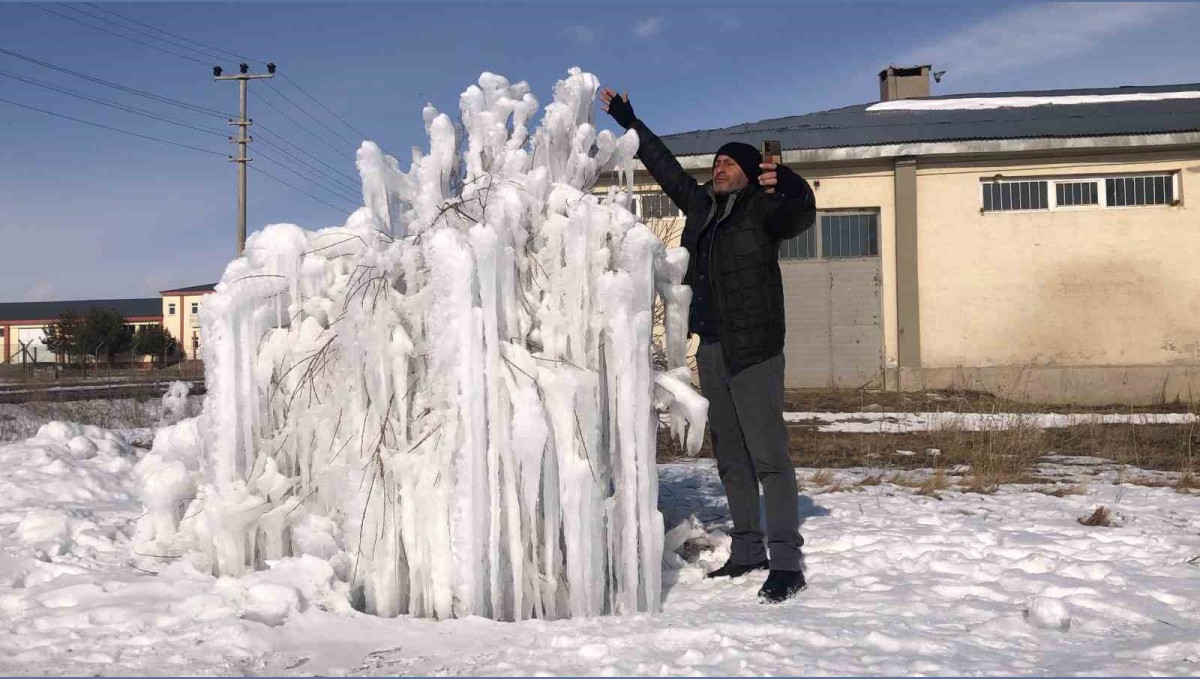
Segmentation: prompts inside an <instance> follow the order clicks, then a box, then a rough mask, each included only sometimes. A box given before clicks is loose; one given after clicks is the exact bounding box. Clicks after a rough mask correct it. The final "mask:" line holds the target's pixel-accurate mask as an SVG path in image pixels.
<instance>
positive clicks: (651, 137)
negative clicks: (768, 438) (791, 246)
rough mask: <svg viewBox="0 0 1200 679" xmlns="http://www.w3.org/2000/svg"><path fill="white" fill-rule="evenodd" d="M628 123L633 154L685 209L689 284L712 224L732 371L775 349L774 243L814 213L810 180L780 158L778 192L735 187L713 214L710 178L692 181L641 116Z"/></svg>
mask: <svg viewBox="0 0 1200 679" xmlns="http://www.w3.org/2000/svg"><path fill="white" fill-rule="evenodd" d="M630 129H633V130H637V133H638V137H639V139H640V145H639V147H638V158H639V159H640V160H641V161H642V164H643V165H645V166H646V169H647V170H648V171H649V172H650V174H651V176H653V177H654V179H655V181H657V182H658V183H659V185H660V186H662V188H663V191H665V192H666V194H667V196H669V197H670V198H671V200H672V201H673V202H674V203H675V205H677V206H679V209H680V210H681V211H682V212H683V214H684V215H685V216H686V222H685V224H684V227H683V238H682V240H683V245H684V247H686V248H687V250H688V254H689V255H690V257H689V258H688V271H687V275H686V276H685V277H684V279H683V282H684V284H685V285H689V286H692V287H693V289H695V287H696V284H697V272H696V261H697V259H698V257H697V246H698V244H699V242H700V236H701V234H702V233H703V232H704V231H705V229H706V228H716V229H717V231H716V233H715V234H714V237H713V238H712V239H711V243H712V245H711V251H710V253H709V258H708V259H709V271H708V272H707V275H706V276H705V278H706V279H707V280H709V281H711V284H712V295H711V297H712V303H713V304H715V306H716V312H717V314H716V315H717V317H718V318H719V321H720V322H719V333H718V334H719V337H720V340H721V353H722V354H723V355H724V358H725V365H727V366H728V367H729V370H730V372H731V373H732V374H736V373H738V372H740V371H741V370H744V369H745V368H748V367H750V366H752V365H755V364H756V363H761V362H762V361H765V360H767V359H769V358H771V357H773V356H775V355H777V354H779V353H780V352H781V351H783V338H784V332H785V327H784V307H783V282H782V280H781V278H780V275H779V243H780V241H782V240H786V239H788V238H792V237H793V236H796V235H797V234H799V233H801V232H803V231H804V230H806V229H808V228H810V227H811V226H812V225H813V222H814V221H815V220H816V214H817V207H816V200H815V198H814V197H813V192H812V189H811V188H809V186H808V182H806V181H804V179H803V178H802V177H800V176H799V175H797V174H796V173H795V172H793V171H792V170H791V169H790V168H787V167H785V166H783V165H780V166H779V169H778V171H777V172H778V175H779V182H778V184H777V185H776V187H775V193H767V192H766V190H765V189H763V187H762V186H760V185H759V184H758V183H757V182H754V183H752V184H751V185H749V186H747V187H746V188H745V189H742V190H741V191H739V192H738V193H737V195H736V198H735V201H734V204H733V207H732V208H731V209H729V210H728V211H727V213H726V214H727V215H728V216H726V217H725V218H724V219H721V220H717V219H714V217H716V215H714V212H715V198H714V193H713V189H712V182H706V183H705V184H703V185H701V184H700V183H699V182H697V181H696V179H695V178H694V177H692V175H690V174H688V173H687V171H686V170H684V169H683V167H682V166H681V165H680V164H679V161H678V160H676V159H675V156H674V155H672V154H671V151H670V150H669V149H667V146H666V144H664V143H663V142H662V140H660V139H659V138H658V136H656V135H655V134H654V133H653V132H651V131H650V128H648V127H646V125H645V123H643V122H642V121H641V120H635V121H634V122H633V125H632V126H631V127H630ZM714 221H718V222H719V223H717V224H713V223H712V222H714ZM693 299H695V296H694V295H693ZM695 311H696V310H693V314H694V313H695Z"/></svg>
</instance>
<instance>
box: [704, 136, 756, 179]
mask: <svg viewBox="0 0 1200 679" xmlns="http://www.w3.org/2000/svg"><path fill="white" fill-rule="evenodd" d="M717 156H729V157H730V158H732V159H733V162H735V163H737V164H738V166H739V167H741V168H742V172H744V173H745V174H746V179H749V180H750V183H752V184H753V183H754V180H756V179H758V175H760V174H762V168H760V167H759V166H758V164H759V163H761V162H762V153H759V151H758V149H756V148H754V147H753V146H751V145H749V144H743V143H742V142H740V141H731V142H729V143H727V144H725V145H724V146H722V147H721V148H719V149H717ZM716 162H717V158H716V156H713V164H714V165H715V164H716Z"/></svg>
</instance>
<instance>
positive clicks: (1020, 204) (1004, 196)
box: [983, 180, 1050, 212]
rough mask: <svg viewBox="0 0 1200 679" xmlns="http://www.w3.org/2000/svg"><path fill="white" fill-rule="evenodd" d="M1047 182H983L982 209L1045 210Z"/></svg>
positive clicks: (990, 210) (1047, 202) (986, 210)
mask: <svg viewBox="0 0 1200 679" xmlns="http://www.w3.org/2000/svg"><path fill="white" fill-rule="evenodd" d="M1047 184H1048V182H1046V181H1045V180H1035V181H1024V182H1021V181H991V182H984V184H983V211H984V212H1006V211H1011V210H1045V209H1046V208H1048V207H1050V201H1049V200H1047V193H1048V187H1047Z"/></svg>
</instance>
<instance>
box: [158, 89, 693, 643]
mask: <svg viewBox="0 0 1200 679" xmlns="http://www.w3.org/2000/svg"><path fill="white" fill-rule="evenodd" d="M597 89H598V81H597V80H596V78H595V77H594V76H592V75H590V74H586V73H583V72H581V71H580V70H579V69H572V70H571V72H570V74H569V75H568V77H567V78H566V79H564V80H562V81H560V82H559V83H558V84H557V85H556V87H555V90H554V102H553V103H552V104H550V105H549V106H547V107H546V109H545V111H544V113H543V116H542V119H541V121H540V123H539V125H538V126H537V128H536V129H535V130H534V131H533V132H532V133H531V132H530V131H529V129H528V125H529V123H530V121H531V120H532V119H533V116H534V114H535V113H536V112H537V110H538V102H537V100H536V99H535V98H534V97H533V95H532V94H531V93H530V91H529V86H528V85H527V84H525V83H523V82H520V83H515V84H513V83H510V82H509V81H508V80H507V79H505V78H503V77H501V76H498V75H494V74H490V73H485V74H483V75H482V76H481V77H480V78H479V81H478V84H477V85H473V86H471V87H470V88H468V89H467V90H466V91H465V92H464V93H463V94H462V97H461V100H460V109H461V123H460V124H458V125H456V124H455V123H454V122H453V121H452V120H451V119H450V117H449V116H447V115H445V114H443V113H440V112H438V111H437V110H436V109H435V108H433V107H432V106H427V107H426V108H425V110H424V121H425V125H426V130H427V132H428V134H429V139H430V145H429V150H428V152H422V151H420V150H418V149H414V150H413V154H412V161H411V165H410V167H409V170H408V171H407V172H403V171H401V170H400V165H399V162H398V161H397V160H396V159H395V158H393V157H391V156H388V155H385V154H384V153H383V152H382V151H381V150H380V148H379V147H378V146H376V145H375V144H373V143H371V142H364V143H363V144H362V146H361V148H360V149H359V151H358V158H357V161H358V169H359V173H360V175H361V177H362V183H363V198H364V203H365V206H364V207H363V208H360V209H359V210H357V211H356V212H354V213H353V214H352V215H350V217H349V219H348V220H347V222H346V224H345V225H344V226H339V227H332V228H327V229H322V230H320V231H315V232H313V231H306V230H304V229H301V228H300V227H298V226H294V225H290V224H274V225H270V226H268V227H266V228H265V229H263V230H262V231H261V232H259V233H256V234H254V235H253V236H251V238H250V239H249V241H248V242H247V244H246V250H245V253H244V255H243V256H242V257H241V258H239V259H238V260H236V261H234V262H232V263H231V264H230V265H229V266H228V268H227V269H226V271H225V273H224V276H223V277H222V280H221V282H220V283H219V284H218V286H217V291H216V293H215V294H214V295H212V296H211V297H210V298H209V299H208V300H207V302H206V304H205V306H204V308H203V309H202V310H201V323H202V327H203V332H204V336H205V344H204V347H203V352H204V362H205V366H206V371H207V374H206V385H207V390H208V391H207V394H208V395H207V397H206V401H205V406H204V412H203V414H202V416H201V417H200V418H199V419H198V420H197V421H195V423H194V425H189V424H187V423H188V422H189V421H186V420H185V421H184V423H181V424H180V425H179V427H184V426H194V427H195V431H194V432H185V431H183V430H182V429H179V428H175V429H173V430H166V431H160V432H159V433H158V435H157V436H156V438H155V445H154V449H153V452H152V454H151V455H148V456H147V457H146V459H145V460H144V461H143V463H142V464H141V465H139V470H138V478H139V486H140V490H141V493H142V497H143V499H144V502H145V505H146V509H147V516H146V517H144V518H143V520H142V525H141V527H140V528H139V533H140V536H141V537H142V539H143V541H144V542H146V543H147V547H145V548H144V549H146V550H147V551H150V548H151V547H152V548H153V549H154V550H156V553H166V552H167V550H170V549H176V550H186V551H189V552H190V553H191V555H192V557H193V562H194V564H195V566H196V567H197V568H199V569H200V570H202V571H204V570H207V571H208V572H211V573H213V574H215V575H219V576H229V577H234V578H239V577H242V576H245V575H246V574H247V573H249V572H251V571H253V570H256V569H257V570H262V569H264V568H265V567H266V566H267V565H268V564H270V563H271V562H275V561H280V560H284V559H286V558H288V557H297V556H306V555H307V556H310V557H312V558H319V559H322V560H324V561H326V562H327V563H328V564H329V565H330V567H331V568H332V569H333V571H334V572H335V573H336V575H337V577H338V578H339V579H340V580H341V581H343V582H345V583H348V584H349V594H348V596H349V597H350V599H351V600H352V601H353V602H354V604H355V606H356V607H358V608H360V609H361V610H365V611H368V612H372V613H376V614H379V615H385V616H394V615H398V614H402V613H408V614H413V615H417V616H430V617H437V618H449V617H465V616H472V615H475V616H484V617H490V618H495V619H505V620H520V619H524V618H547V619H552V618H559V617H564V616H584V615H598V614H607V613H633V612H637V611H656V610H658V609H659V607H660V599H661V565H662V556H663V538H664V536H663V520H662V516H661V515H660V514H659V511H658V508H657V499H658V498H657V496H658V485H657V479H656V475H655V440H656V437H655V428H656V426H657V422H658V415H657V414H656V412H655V410H656V409H657V410H659V411H663V412H666V413H668V414H669V421H670V426H671V429H672V431H673V433H674V434H675V435H676V436H678V437H679V438H680V439H681V440H682V441H683V442H684V443H685V445H686V446H687V447H688V448H689V449H690V450H692V451H695V450H698V449H699V445H700V441H701V437H702V435H703V427H704V421H705V417H706V413H707V402H706V401H704V399H703V398H702V397H700V396H699V395H698V394H697V393H696V392H695V391H694V390H693V389H692V387H691V386H690V380H689V374H688V372H687V368H686V366H685V362H684V361H685V353H686V348H685V343H686V318H687V308H688V305H689V303H690V298H691V291H690V290H689V289H688V288H686V287H685V286H683V285H681V283H680V281H681V279H682V277H683V274H684V272H685V270H686V267H687V253H686V251H685V250H683V249H682V248H675V249H671V250H668V249H667V248H665V246H664V245H663V243H662V242H661V241H660V240H658V238H657V237H655V236H654V234H653V233H652V232H651V231H650V230H649V229H647V228H646V227H645V226H644V225H643V224H640V223H639V222H638V221H637V218H636V217H635V216H634V215H633V214H632V213H631V212H630V211H629V209H628V207H629V205H630V195H629V193H628V191H625V192H622V191H617V190H615V189H614V190H610V191H609V192H608V194H607V195H605V196H598V195H594V194H592V193H590V191H591V189H592V188H593V186H594V184H595V182H596V180H597V178H598V177H599V176H600V175H601V173H602V172H606V171H617V172H623V173H625V174H626V176H628V177H630V179H631V178H632V175H631V174H630V168H631V166H632V162H633V156H634V153H635V152H636V150H637V146H638V140H637V137H636V134H635V133H632V132H629V133H626V134H625V135H623V136H621V137H617V136H615V135H613V134H611V133H609V132H607V131H603V132H599V133H598V132H597V130H596V128H595V127H594V126H593V124H592V116H593V114H594V110H595V105H594V97H595V93H596V90H597ZM656 300H661V302H662V304H663V305H664V309H665V316H664V317H665V330H666V333H665V335H666V346H663V347H660V348H659V349H660V350H661V351H662V354H663V355H665V356H666V362H667V365H666V366H665V367H666V369H665V370H662V371H656V370H655V366H654V365H653V364H652V361H651V356H652V346H651V344H652V342H651V336H652V330H653V320H652V318H653V309H654V305H655V302H656ZM165 401H166V399H164V405H166V403H165ZM199 450H202V451H203V455H198V453H197V451H199ZM193 484H194V490H193ZM193 495H194V497H195V499H194V500H190V498H191V497H192V496H193ZM188 502H190V503H191V504H190V505H189V506H187V507H184V504H186V503H188ZM247 597H248V598H247V599H246V601H247V602H249V603H247V604H246V606H248V607H249V608H247V610H250V611H251V613H249V615H251V616H252V617H256V618H258V619H261V620H263V621H265V622H268V623H269V624H277V623H278V622H279V621H280V620H282V619H284V618H285V617H286V616H287V615H288V611H291V610H296V609H297V606H298V605H299V604H298V603H297V602H299V601H300V599H293V597H291V596H290V595H288V594H287V593H286V592H285V591H284V590H283V589H279V588H278V587H267V588H262V589H260V590H258V591H257V593H250V594H247Z"/></svg>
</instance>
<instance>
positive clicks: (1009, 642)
mask: <svg viewBox="0 0 1200 679" xmlns="http://www.w3.org/2000/svg"><path fill="white" fill-rule="evenodd" d="M142 454H144V451H140V450H138V449H135V448H133V447H131V446H129V445H128V444H127V443H126V442H125V441H124V439H123V436H122V435H121V434H119V433H114V432H110V431H107V430H101V429H96V428H84V427H81V426H79V425H65V424H53V425H49V426H47V427H45V428H43V429H42V430H41V432H40V433H39V436H37V437H36V438H33V439H30V440H26V441H23V442H19V443H13V444H9V445H5V446H3V447H0V674H25V675H28V674H38V675H42V674H73V675H84V674H105V675H118V674H238V673H264V672H265V673H271V674H322V673H329V674H518V675H530V674H539V673H549V674H705V675H707V674H810V675H811V674H919V673H924V674H1059V675H1064V674H1107V675H1113V674H1134V675H1144V674H1155V673H1161V674H1172V675H1196V674H1197V673H1198V672H1200V496H1197V495H1195V494H1191V495H1189V494H1180V493H1177V492H1175V491H1174V490H1172V489H1170V488H1147V487H1142V486H1133V485H1128V484H1124V485H1121V484H1118V483H1117V482H1118V481H1120V480H1121V478H1126V477H1131V476H1132V474H1129V473H1128V470H1127V469H1126V470H1122V469H1118V468H1117V466H1116V465H1113V464H1112V463H1107V462H1104V461H1101V460H1096V459H1091V458H1056V459H1054V460H1052V461H1051V462H1049V463H1047V466H1046V468H1045V469H1043V470H1042V471H1043V472H1044V474H1045V475H1046V476H1048V477H1051V478H1060V479H1062V481H1063V482H1064V483H1070V484H1075V483H1080V484H1082V487H1081V489H1082V490H1083V494H1081V495H1067V496H1065V497H1061V498H1060V497H1054V496H1051V495H1047V494H1043V493H1038V492H1033V491H1032V490H1031V487H1029V486H1014V487H1006V488H1004V489H1002V490H1001V491H1000V492H998V493H996V494H994V495H980V494H972V493H961V492H957V491H944V492H942V493H940V494H939V495H940V499H939V498H934V497H925V496H920V495H916V494H914V493H913V492H912V491H911V490H909V489H906V488H902V487H898V486H893V485H890V484H886V483H885V484H883V485H879V486H867V487H862V488H855V487H851V486H849V485H844V486H842V487H843V488H847V490H841V491H837V492H821V491H819V490H818V491H811V493H810V492H806V494H805V495H804V496H803V498H802V503H801V510H802V512H803V514H804V521H803V525H802V531H803V532H804V535H805V538H806V540H807V544H806V547H805V550H806V562H805V569H806V572H807V574H808V579H809V581H810V586H809V589H808V591H806V592H804V593H803V594H802V595H801V596H800V598H799V599H798V600H797V601H794V602H790V603H787V604H783V605H778V606H764V605H760V604H758V603H756V601H755V597H754V594H755V591H756V590H757V588H758V586H759V585H760V583H761V580H762V579H763V576H762V575H761V574H757V575H753V576H750V577H746V578H744V579H739V580H735V581H732V582H729V581H723V582H714V581H708V580H704V579H703V577H702V575H703V572H704V569H705V568H711V567H712V566H713V565H715V564H718V563H719V562H721V561H722V560H723V559H724V557H725V556H726V554H727V543H728V540H727V538H725V537H724V535H723V532H722V531H721V528H722V527H723V526H724V521H725V514H724V500H723V495H722V491H721V487H720V484H719V482H718V481H717V477H716V470H715V467H714V466H713V464H712V463H711V461H708V460H699V461H696V462H693V463H689V464H673V465H662V466H660V467H659V478H660V482H661V488H662V492H661V503H662V509H663V512H664V515H665V516H666V520H667V525H668V527H672V526H681V527H679V528H677V529H676V530H674V531H672V532H670V533H669V534H668V536H667V548H668V554H667V558H666V561H668V562H669V563H666V564H664V590H665V592H664V603H663V612H662V613H661V614H659V615H635V616H623V617H619V618H617V617H612V618H581V619H573V620H564V621H556V622H545V621H526V622H521V623H502V622H493V621H489V620H484V619H480V618H473V619H465V620H451V621H445V622H434V621H431V620H418V619H412V618H404V617H401V618H391V619H386V618H376V617H372V616H368V615H363V614H360V613H357V612H354V611H352V610H350V609H349V607H348V606H347V604H346V600H345V596H344V594H343V592H344V586H343V585H341V584H340V583H338V582H336V581H335V580H334V578H333V573H332V570H331V569H330V568H329V566H328V564H327V563H325V562H323V561H319V560H317V559H314V558H312V557H307V558H304V559H288V560H285V561H283V562H280V563H278V564H277V565H276V567H275V568H274V569H273V570H271V571H267V572H259V573H254V574H252V575H250V576H248V577H246V578H242V579H239V580H232V579H216V578H212V577H209V576H206V575H200V574H198V573H196V572H195V571H194V570H192V569H190V568H189V567H188V566H187V565H186V564H185V563H184V560H183V559H164V558H157V557H155V556H153V555H135V554H132V553H131V544H132V534H133V531H134V525H135V519H136V518H137V517H138V516H139V515H140V514H141V512H142V507H141V505H140V503H138V502H137V501H136V500H135V499H134V487H133V485H134V478H133V476H132V474H131V470H132V468H133V465H134V464H135V463H136V461H137V458H138V456H139V455H142ZM869 471H870V470H843V471H839V472H838V473H837V477H838V479H839V480H844V481H845V482H847V483H852V482H853V481H854V480H855V478H856V477H861V476H865V475H866V474H867V473H869ZM812 472H813V470H800V471H799V472H798V473H799V474H800V475H801V478H802V479H809V478H811V475H812ZM1098 505H1104V506H1106V507H1108V508H1109V509H1110V510H1112V511H1113V512H1114V515H1115V520H1116V522H1117V523H1118V524H1119V527H1114V528H1105V527H1085V526H1083V525H1080V524H1079V523H1078V522H1077V520H1076V519H1077V518H1079V517H1082V516H1085V515H1087V514H1090V513H1091V512H1092V510H1093V509H1095V507H1097V506H1098ZM691 516H695V517H696V518H695V519H694V520H689V517H691ZM674 547H678V549H677V552H678V553H676V552H675V551H670V550H671V549H672V548H674ZM680 555H682V556H680ZM685 557H686V559H685Z"/></svg>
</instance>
